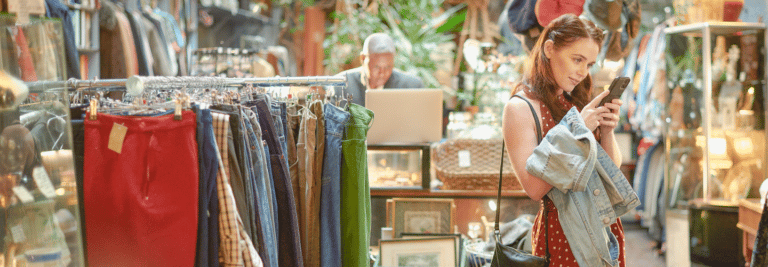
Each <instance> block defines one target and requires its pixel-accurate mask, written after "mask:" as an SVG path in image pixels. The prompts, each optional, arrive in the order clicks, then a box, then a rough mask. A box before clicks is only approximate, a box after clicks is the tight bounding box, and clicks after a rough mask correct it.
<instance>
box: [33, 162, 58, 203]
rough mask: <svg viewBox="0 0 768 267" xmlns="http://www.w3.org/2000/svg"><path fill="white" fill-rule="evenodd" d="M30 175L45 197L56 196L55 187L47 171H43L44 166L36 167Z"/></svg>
mask: <svg viewBox="0 0 768 267" xmlns="http://www.w3.org/2000/svg"><path fill="white" fill-rule="evenodd" d="M32 177H33V178H35V183H36V184H37V189H40V192H42V193H43V195H44V196H45V197H47V198H53V197H55V196H56V188H55V187H53V184H52V183H51V178H49V177H48V173H47V172H45V168H43V167H37V168H35V169H34V170H32Z"/></svg>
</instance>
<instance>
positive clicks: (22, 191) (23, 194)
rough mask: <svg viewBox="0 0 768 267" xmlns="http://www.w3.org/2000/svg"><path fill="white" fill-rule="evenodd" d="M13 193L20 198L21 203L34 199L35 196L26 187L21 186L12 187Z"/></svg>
mask: <svg viewBox="0 0 768 267" xmlns="http://www.w3.org/2000/svg"><path fill="white" fill-rule="evenodd" d="M13 193H16V197H18V198H19V200H21V203H29V202H32V201H35V198H34V197H32V194H30V193H29V190H27V188H26V187H23V186H17V187H14V188H13Z"/></svg>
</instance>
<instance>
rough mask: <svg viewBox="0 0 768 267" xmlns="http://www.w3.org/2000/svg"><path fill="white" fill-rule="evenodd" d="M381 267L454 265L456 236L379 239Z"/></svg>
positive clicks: (439, 266) (437, 266) (442, 266)
mask: <svg viewBox="0 0 768 267" xmlns="http://www.w3.org/2000/svg"><path fill="white" fill-rule="evenodd" d="M379 248H380V252H379V256H380V260H379V262H380V263H381V264H380V266H381V267H396V266H420V267H421V266H424V267H432V266H434V267H455V266H456V238H455V237H435V238H417V239H392V240H380V241H379Z"/></svg>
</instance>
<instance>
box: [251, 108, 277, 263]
mask: <svg viewBox="0 0 768 267" xmlns="http://www.w3.org/2000/svg"><path fill="white" fill-rule="evenodd" d="M243 113H244V118H246V119H248V120H249V122H250V123H249V124H248V125H247V126H246V127H247V133H248V135H249V136H248V137H249V139H248V143H249V144H250V145H249V146H248V148H249V150H250V152H251V155H250V158H251V167H252V170H253V174H254V177H253V182H254V200H255V202H256V203H255V204H256V208H257V210H256V214H257V215H258V218H259V220H258V225H259V228H260V230H261V231H260V232H261V239H260V241H261V242H260V244H259V250H260V254H261V255H262V260H263V261H264V263H265V264H264V265H265V266H277V263H278V262H277V238H276V232H277V231H276V229H275V224H274V221H275V214H274V213H275V211H276V210H273V209H272V207H273V206H272V205H273V203H274V201H273V200H272V199H273V197H274V194H273V191H274V187H273V186H272V182H271V178H270V177H269V173H268V172H267V170H268V169H269V168H270V167H269V166H270V165H269V163H268V162H267V161H265V159H266V156H265V155H264V145H263V144H262V142H261V127H260V126H259V124H258V115H257V114H256V113H255V112H253V111H251V110H249V109H246V110H244V111H243Z"/></svg>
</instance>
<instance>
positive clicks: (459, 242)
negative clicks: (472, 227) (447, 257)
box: [401, 233, 464, 262]
mask: <svg viewBox="0 0 768 267" xmlns="http://www.w3.org/2000/svg"><path fill="white" fill-rule="evenodd" d="M401 235H402V236H403V239H425V238H453V239H454V240H455V241H456V262H460V261H459V259H460V257H461V255H462V253H463V250H464V247H463V246H462V243H463V240H464V239H463V238H462V237H461V234H433V233H402V234H401Z"/></svg>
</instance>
